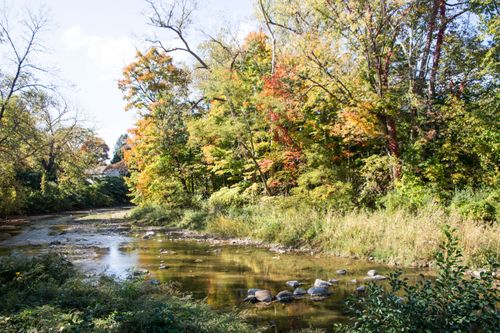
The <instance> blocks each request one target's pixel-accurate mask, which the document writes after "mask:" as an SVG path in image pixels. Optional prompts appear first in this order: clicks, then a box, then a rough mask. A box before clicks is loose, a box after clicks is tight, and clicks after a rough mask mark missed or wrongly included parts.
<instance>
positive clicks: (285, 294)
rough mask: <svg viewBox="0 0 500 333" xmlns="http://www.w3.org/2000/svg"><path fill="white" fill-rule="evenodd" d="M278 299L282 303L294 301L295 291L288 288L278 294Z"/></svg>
mask: <svg viewBox="0 0 500 333" xmlns="http://www.w3.org/2000/svg"><path fill="white" fill-rule="evenodd" d="M276 299H277V300H278V302H281V303H289V302H291V301H293V293H292V292H291V291H288V290H283V291H280V292H279V293H278V294H277V295H276Z"/></svg>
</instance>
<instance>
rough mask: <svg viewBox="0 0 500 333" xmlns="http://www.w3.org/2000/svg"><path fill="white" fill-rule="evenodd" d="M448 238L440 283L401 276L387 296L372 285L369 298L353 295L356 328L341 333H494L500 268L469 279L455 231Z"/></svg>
mask: <svg viewBox="0 0 500 333" xmlns="http://www.w3.org/2000/svg"><path fill="white" fill-rule="evenodd" d="M444 233H445V236H446V240H445V241H444V242H443V243H442V244H441V245H440V248H439V251H437V252H436V254H435V255H434V258H435V260H436V263H437V267H438V276H437V277H436V279H435V280H429V279H425V280H424V279H422V280H420V281H419V282H418V283H417V284H416V285H411V284H409V283H408V282H407V281H406V280H405V279H401V278H400V275H401V272H398V273H394V274H392V275H391V278H390V289H389V291H387V292H386V291H385V290H384V288H383V286H381V285H377V284H373V283H372V284H370V286H369V287H368V290H367V295H366V296H361V297H357V296H353V297H351V298H350V299H349V301H348V302H347V308H348V311H349V313H350V314H351V316H352V317H353V318H354V319H355V323H354V325H353V326H352V327H349V326H345V325H337V327H336V328H337V331H339V332H495V331H496V330H497V329H498V326H499V325H500V314H499V312H498V308H497V306H498V301H499V293H498V288H497V287H496V286H495V281H494V277H493V276H492V272H495V274H496V269H497V267H498V266H497V264H494V263H492V266H491V269H492V270H489V271H484V272H482V273H481V275H480V277H479V278H476V277H470V276H468V275H467V274H466V272H467V267H466V266H463V265H462V263H461V259H462V258H461V257H462V254H461V250H460V248H459V245H458V240H457V238H456V237H455V236H454V233H455V232H454V231H453V229H449V228H445V229H444Z"/></svg>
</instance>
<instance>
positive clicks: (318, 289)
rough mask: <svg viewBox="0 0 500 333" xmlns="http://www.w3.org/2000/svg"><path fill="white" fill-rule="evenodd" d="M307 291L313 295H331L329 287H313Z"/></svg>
mask: <svg viewBox="0 0 500 333" xmlns="http://www.w3.org/2000/svg"><path fill="white" fill-rule="evenodd" d="M307 293H308V294H309V295H311V296H312V297H325V296H328V295H329V292H328V289H326V288H321V287H311V288H309V289H308V290H307Z"/></svg>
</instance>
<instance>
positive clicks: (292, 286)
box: [286, 280, 302, 288]
mask: <svg viewBox="0 0 500 333" xmlns="http://www.w3.org/2000/svg"><path fill="white" fill-rule="evenodd" d="M301 284H302V283H300V282H299V281H295V280H292V281H287V282H286V285H287V286H289V287H291V288H297V287H298V286H300V285H301Z"/></svg>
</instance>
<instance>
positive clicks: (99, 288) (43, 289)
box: [0, 254, 255, 333]
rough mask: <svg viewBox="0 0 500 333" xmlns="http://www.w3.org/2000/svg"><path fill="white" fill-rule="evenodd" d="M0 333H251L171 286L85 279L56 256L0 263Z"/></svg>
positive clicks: (231, 316) (235, 319) (235, 317)
mask: <svg viewBox="0 0 500 333" xmlns="http://www.w3.org/2000/svg"><path fill="white" fill-rule="evenodd" d="M0 295H1V299H2V301H1V302H0V331H1V332H3V333H11V332H12V333H18V332H207V333H209V332H210V333H211V332H221V333H223V332H255V328H252V327H250V326H249V325H248V324H246V323H245V322H244V321H243V320H242V319H241V318H240V317H239V316H238V315H237V314H236V313H226V314H221V313H217V312H214V311H213V310H211V309H210V308H209V306H208V305H207V304H206V303H204V302H201V301H195V300H193V299H191V298H190V296H188V295H183V294H181V293H180V292H179V291H178V290H177V289H176V288H175V287H174V286H173V285H170V284H159V285H153V284H151V283H148V281H145V280H139V279H135V280H127V281H122V282H118V281H115V280H114V279H112V278H110V277H105V276H102V277H100V278H98V279H96V280H88V279H85V278H84V277H83V276H82V275H81V274H80V273H78V271H77V270H76V269H75V268H74V266H73V265H72V264H71V263H70V262H69V261H68V260H67V259H65V258H64V257H62V256H61V255H58V254H49V255H44V256H41V257H38V258H26V257H18V256H15V257H6V258H2V259H0Z"/></svg>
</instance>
